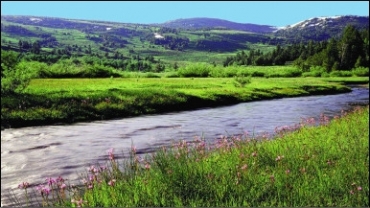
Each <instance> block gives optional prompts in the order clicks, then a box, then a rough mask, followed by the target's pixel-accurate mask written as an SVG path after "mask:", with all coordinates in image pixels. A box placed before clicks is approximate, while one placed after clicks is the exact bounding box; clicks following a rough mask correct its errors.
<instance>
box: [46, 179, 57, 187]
mask: <svg viewBox="0 0 370 208" xmlns="http://www.w3.org/2000/svg"><path fill="white" fill-rule="evenodd" d="M45 181H47V182H48V185H49V186H51V185H53V184H54V183H56V181H55V180H54V179H53V178H46V179H45Z"/></svg>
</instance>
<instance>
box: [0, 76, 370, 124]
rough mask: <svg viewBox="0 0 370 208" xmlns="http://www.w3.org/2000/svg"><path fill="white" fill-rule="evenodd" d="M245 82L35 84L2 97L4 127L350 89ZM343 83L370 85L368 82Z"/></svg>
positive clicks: (291, 81) (329, 82) (296, 81)
mask: <svg viewBox="0 0 370 208" xmlns="http://www.w3.org/2000/svg"><path fill="white" fill-rule="evenodd" d="M242 79H243V78H242ZM244 79H246V80H249V81H250V83H249V84H241V81H237V78H140V77H138V78H101V79H98V78H96V79H88V78H86V79H33V80H31V82H30V84H29V86H28V87H27V88H25V89H24V90H23V91H22V92H21V93H19V94H14V95H9V96H6V97H2V100H1V106H2V109H1V113H2V126H3V127H17V126H30V125H41V124H51V123H58V122H63V123H71V122H76V121H86V120H101V119H111V118H124V117H128V116H137V115H142V114H152V113H163V112H169V111H181V110H192V109H197V108H201V107H214V106H222V105H229V104H235V103H239V102H247V101H252V100H263V99H272V98H282V97H293V96H305V95H316V94H334V93H341V92H348V91H349V90H350V89H349V88H348V87H346V86H343V85H341V84H339V83H338V82H333V79H332V78H268V79H267V78H254V77H253V78H244ZM242 81H243V80H242ZM338 81H341V82H342V83H343V82H344V81H345V82H348V83H351V82H354V83H359V82H362V83H368V78H367V77H362V78H361V77H350V78H342V80H338Z"/></svg>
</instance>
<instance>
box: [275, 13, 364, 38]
mask: <svg viewBox="0 0 370 208" xmlns="http://www.w3.org/2000/svg"><path fill="white" fill-rule="evenodd" d="M349 24H350V25H353V26H354V27H355V28H357V29H366V28H369V17H368V16H353V15H347V16H333V17H314V18H310V19H307V20H303V21H301V22H298V23H295V24H292V25H288V26H286V27H282V28H279V29H278V30H277V31H276V32H275V36H278V37H283V38H288V39H292V40H294V39H295V40H327V39H329V38H331V37H335V38H338V37H340V35H341V33H342V31H343V29H344V28H345V27H346V26H347V25H349Z"/></svg>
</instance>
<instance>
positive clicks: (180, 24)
mask: <svg viewBox="0 0 370 208" xmlns="http://www.w3.org/2000/svg"><path fill="white" fill-rule="evenodd" d="M155 25H157V26H162V27H169V28H184V29H202V28H221V29H229V30H240V31H247V32H254V33H271V32H273V31H275V30H276V29H277V28H276V27H274V26H270V25H257V24H250V23H236V22H231V21H227V20H222V19H216V18H188V19H177V20H172V21H168V22H165V23H162V24H155Z"/></svg>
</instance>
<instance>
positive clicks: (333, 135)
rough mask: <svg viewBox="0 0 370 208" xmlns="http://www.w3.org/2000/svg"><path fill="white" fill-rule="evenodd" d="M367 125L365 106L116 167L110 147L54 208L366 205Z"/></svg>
mask: <svg viewBox="0 0 370 208" xmlns="http://www.w3.org/2000/svg"><path fill="white" fill-rule="evenodd" d="M317 124H320V125H319V126H316V125H317ZM368 125H369V107H368V106H367V107H365V108H357V109H355V110H354V111H353V112H351V113H348V114H347V113H344V112H343V113H342V115H341V116H340V117H335V118H334V119H333V120H331V121H329V119H328V118H327V117H326V116H324V115H322V116H321V117H320V119H319V120H315V119H313V118H308V119H302V122H301V123H300V124H297V125H294V126H291V127H280V128H276V136H275V137H274V138H272V139H269V137H267V136H266V135H261V136H260V137H255V136H253V135H248V134H245V135H244V136H232V137H222V138H220V139H218V140H217V142H216V143H213V144H206V142H205V141H204V140H202V139H201V138H195V140H194V141H193V142H186V141H180V142H178V143H174V144H173V147H172V148H169V149H166V148H162V149H161V150H159V151H157V152H156V153H153V154H152V155H147V156H145V157H144V158H142V157H140V156H138V155H137V154H136V149H135V147H133V148H132V151H131V153H130V159H128V160H124V161H121V162H120V161H118V160H116V159H115V155H114V152H113V149H111V150H109V152H108V157H107V161H108V166H107V167H101V166H92V167H90V168H89V173H88V175H87V176H86V178H85V179H84V187H85V188H84V189H83V190H84V191H83V192H74V195H73V196H72V198H71V199H69V200H64V201H63V200H62V201H60V200H59V201H58V203H57V204H58V205H64V206H88V207H112V206H119V207H127V206H129V207H148V206H170V207H173V206H176V207H178V206H197V207H210V206H212V207H221V206H253V207H257V206H289V207H290V206H291V207H293V206H326V207H337V206H351V207H353V206H361V207H368V206H369V186H368V184H369V141H368V137H369V128H368ZM54 181H55V182H54V184H57V180H54ZM47 183H49V184H50V180H48V181H47ZM51 183H52V184H53V182H51ZM52 184H51V185H52ZM20 188H22V184H21V185H20ZM48 196H50V193H49V195H48ZM46 200H47V199H45V200H44V201H46ZM48 202H50V203H48V205H52V203H51V200H50V201H48ZM54 205H55V204H54Z"/></svg>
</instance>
